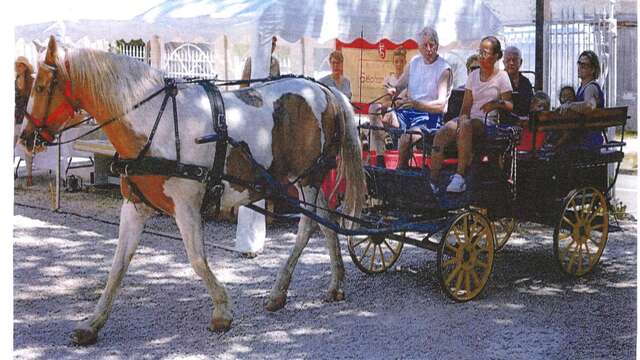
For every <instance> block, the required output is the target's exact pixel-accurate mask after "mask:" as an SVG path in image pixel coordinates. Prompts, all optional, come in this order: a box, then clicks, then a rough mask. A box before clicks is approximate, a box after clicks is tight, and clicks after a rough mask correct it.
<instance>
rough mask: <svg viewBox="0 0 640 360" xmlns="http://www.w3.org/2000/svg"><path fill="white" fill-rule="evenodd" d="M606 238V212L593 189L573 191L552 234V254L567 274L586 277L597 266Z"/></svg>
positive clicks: (598, 192) (605, 204) (607, 220)
mask: <svg viewBox="0 0 640 360" xmlns="http://www.w3.org/2000/svg"><path fill="white" fill-rule="evenodd" d="M608 236H609V209H608V207H607V201H606V199H605V197H604V194H602V192H601V191H600V190H598V189H596V188H593V187H585V188H581V189H577V190H573V191H571V192H570V193H569V195H567V197H566V198H565V200H564V202H563V208H562V213H561V214H560V219H559V221H558V224H557V225H556V228H555V231H554V232H553V255H554V257H555V258H556V259H557V260H558V263H559V264H560V267H561V268H562V270H563V271H564V272H565V273H567V274H570V275H574V276H582V275H585V274H588V273H589V272H591V270H593V268H594V267H595V266H596V264H598V261H599V260H600V256H601V255H602V252H603V251H604V247H605V246H606V245H607V238H608Z"/></svg>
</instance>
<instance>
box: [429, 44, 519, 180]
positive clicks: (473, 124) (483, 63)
mask: <svg viewBox="0 0 640 360" xmlns="http://www.w3.org/2000/svg"><path fill="white" fill-rule="evenodd" d="M501 57H502V48H501V45H500V41H499V40H498V39H497V38H496V37H495V36H487V37H485V38H484V39H482V41H481V42H480V48H479V51H478V58H479V63H480V68H479V69H478V70H474V71H472V72H471V74H470V75H469V77H468V79H467V84H466V85H465V93H464V98H463V100H462V108H461V109H460V115H459V116H458V117H457V118H455V119H452V120H450V121H449V122H447V123H446V124H445V125H444V126H443V127H441V128H440V130H438V132H437V133H436V136H435V138H434V140H433V146H432V148H431V150H432V153H431V154H432V157H431V188H432V190H433V191H436V190H437V187H436V183H437V181H438V178H439V175H440V168H441V167H442V161H443V160H444V148H445V146H446V145H447V144H449V143H451V142H454V141H456V142H457V146H458V168H457V171H456V174H455V175H454V176H453V177H452V179H451V181H450V182H449V185H448V186H447V191H448V192H463V191H465V190H466V184H465V180H464V174H465V171H466V168H467V166H468V165H469V164H470V163H471V159H472V141H473V140H472V138H473V135H474V134H476V135H479V134H483V133H484V125H485V115H486V123H487V125H490V126H495V123H496V121H497V118H498V110H505V111H508V112H511V111H513V103H512V102H511V92H512V88H511V82H510V81H509V75H508V74H507V73H506V72H505V71H504V70H500V69H498V68H497V67H496V62H497V61H498V60H500V58H501Z"/></svg>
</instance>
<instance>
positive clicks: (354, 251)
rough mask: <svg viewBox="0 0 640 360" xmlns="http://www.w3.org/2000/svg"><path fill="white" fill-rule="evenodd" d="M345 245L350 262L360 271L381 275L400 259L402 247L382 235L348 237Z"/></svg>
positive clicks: (397, 242) (398, 242) (399, 243)
mask: <svg viewBox="0 0 640 360" xmlns="http://www.w3.org/2000/svg"><path fill="white" fill-rule="evenodd" d="M402 235H403V236H404V234H402ZM347 244H348V248H349V255H350V256H351V260H353V263H354V264H356V266H357V267H358V269H360V271H362V272H364V273H367V274H378V273H383V272H385V271H387V269H389V268H391V267H392V266H393V264H395V262H396V261H397V260H398V258H399V257H400V253H401V252H402V246H403V245H404V244H403V243H401V242H400V241H396V240H392V239H389V238H387V237H385V236H384V235H373V236H349V237H348V238H347Z"/></svg>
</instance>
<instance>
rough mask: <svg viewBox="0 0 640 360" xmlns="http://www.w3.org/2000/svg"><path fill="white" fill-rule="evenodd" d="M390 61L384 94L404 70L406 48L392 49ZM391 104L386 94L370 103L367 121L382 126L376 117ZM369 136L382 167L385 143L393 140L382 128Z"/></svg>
mask: <svg viewBox="0 0 640 360" xmlns="http://www.w3.org/2000/svg"><path fill="white" fill-rule="evenodd" d="M391 59H392V62H393V67H394V72H393V73H391V74H389V75H387V76H385V78H384V83H383V88H384V90H385V94H386V95H389V94H388V93H387V89H389V88H395V87H396V86H397V85H398V80H399V79H400V76H401V75H402V73H403V72H404V68H405V66H406V65H407V50H406V49H405V48H403V47H399V48H397V49H395V50H394V51H393V56H392V58H391ZM406 92H407V90H406V89H405V90H403V91H402V93H401V94H400V95H398V96H399V97H402V96H406ZM390 106H391V97H390V96H386V97H384V98H382V99H380V101H379V102H377V103H374V104H371V105H370V106H369V123H371V124H374V123H375V124H377V126H382V125H381V124H380V120H378V118H379V117H380V116H382V115H383V114H386V113H387V111H388V109H389V107H390ZM371 136H372V137H375V138H376V140H372V141H371V144H372V145H373V146H374V147H373V148H372V150H374V151H375V152H376V154H377V159H376V164H377V165H378V166H380V167H384V155H383V154H384V151H385V148H386V147H387V145H389V146H392V145H393V140H392V139H391V138H390V136H389V134H387V133H386V132H385V131H382V130H372V131H371Z"/></svg>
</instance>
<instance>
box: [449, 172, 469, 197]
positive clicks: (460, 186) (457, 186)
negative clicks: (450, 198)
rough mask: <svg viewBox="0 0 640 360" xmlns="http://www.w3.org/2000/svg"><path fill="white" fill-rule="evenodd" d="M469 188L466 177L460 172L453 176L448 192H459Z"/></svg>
mask: <svg viewBox="0 0 640 360" xmlns="http://www.w3.org/2000/svg"><path fill="white" fill-rule="evenodd" d="M466 189H467V185H466V184H465V182H464V178H463V177H462V176H461V175H460V174H455V175H453V177H452V178H451V182H450V183H449V185H448V186H447V192H454V193H459V192H463V191H465V190H466Z"/></svg>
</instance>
